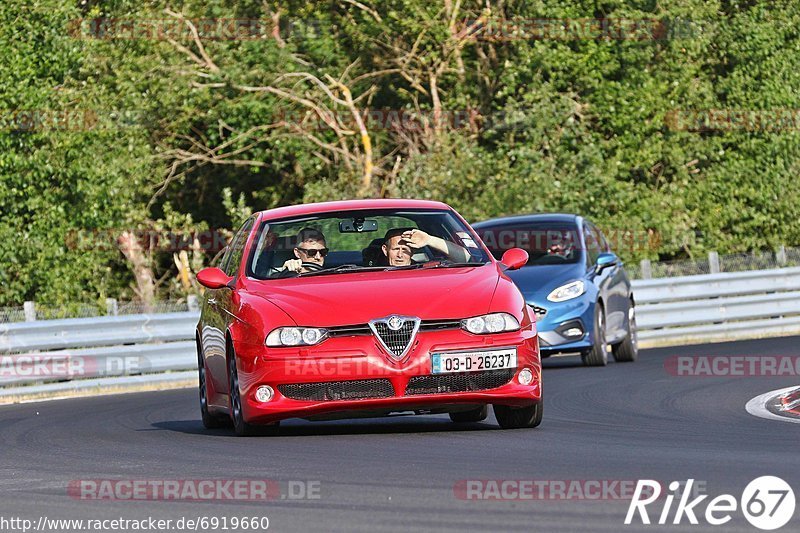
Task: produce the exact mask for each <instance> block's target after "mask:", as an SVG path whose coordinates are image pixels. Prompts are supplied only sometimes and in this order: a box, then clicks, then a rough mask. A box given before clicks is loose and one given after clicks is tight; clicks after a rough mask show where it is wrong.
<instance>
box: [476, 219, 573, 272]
mask: <svg viewBox="0 0 800 533" xmlns="http://www.w3.org/2000/svg"><path fill="white" fill-rule="evenodd" d="M475 231H476V232H477V233H478V235H479V236H480V238H481V239H482V240H483V242H484V244H485V245H486V247H487V248H489V251H490V252H491V253H492V255H493V256H494V257H495V259H497V260H498V261H499V260H500V258H502V257H503V253H505V252H506V250H509V249H511V248H522V249H523V250H525V251H526V252H528V263H527V265H528V266H534V265H558V264H566V263H577V262H578V261H580V246H579V244H578V243H579V238H578V226H577V225H576V224H575V223H573V222H568V221H566V222H561V221H555V220H538V221H533V222H526V221H520V222H514V223H510V224H502V225H496V226H495V225H490V226H487V225H481V226H480V227H478V228H476V229H475Z"/></svg>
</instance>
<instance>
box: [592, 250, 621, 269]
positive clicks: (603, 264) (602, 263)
mask: <svg viewBox="0 0 800 533" xmlns="http://www.w3.org/2000/svg"><path fill="white" fill-rule="evenodd" d="M618 263H619V257H617V254H615V253H613V252H603V253H602V254H600V255H598V256H597V262H596V263H595V268H596V269H597V272H600V271H601V270H603V269H604V268H608V267H610V266H613V265H616V264H618Z"/></svg>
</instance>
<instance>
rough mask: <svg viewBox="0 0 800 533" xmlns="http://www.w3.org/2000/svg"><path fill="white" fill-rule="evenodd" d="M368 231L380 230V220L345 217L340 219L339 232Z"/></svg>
mask: <svg viewBox="0 0 800 533" xmlns="http://www.w3.org/2000/svg"><path fill="white" fill-rule="evenodd" d="M367 231H378V221H377V220H367V219H363V218H345V219H344V220H341V221H339V233H363V232H367Z"/></svg>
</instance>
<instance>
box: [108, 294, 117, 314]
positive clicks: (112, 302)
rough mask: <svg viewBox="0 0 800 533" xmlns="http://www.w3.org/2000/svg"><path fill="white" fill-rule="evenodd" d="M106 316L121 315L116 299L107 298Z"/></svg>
mask: <svg viewBox="0 0 800 533" xmlns="http://www.w3.org/2000/svg"><path fill="white" fill-rule="evenodd" d="M106 314H107V315H109V316H117V315H118V314H119V303H118V302H117V299H116V298H106Z"/></svg>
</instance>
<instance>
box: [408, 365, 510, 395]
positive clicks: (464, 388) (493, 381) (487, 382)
mask: <svg viewBox="0 0 800 533" xmlns="http://www.w3.org/2000/svg"><path fill="white" fill-rule="evenodd" d="M515 372H516V369H515V368H505V369H502V370H489V371H486V372H469V373H467V374H442V375H436V376H415V377H413V378H411V379H410V380H409V381H408V385H406V395H407V396H413V395H416V394H442V393H448V392H471V391H479V390H488V389H494V388H497V387H500V386H502V385H505V384H506V383H508V382H509V381H511V378H513V377H514V373H515Z"/></svg>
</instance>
